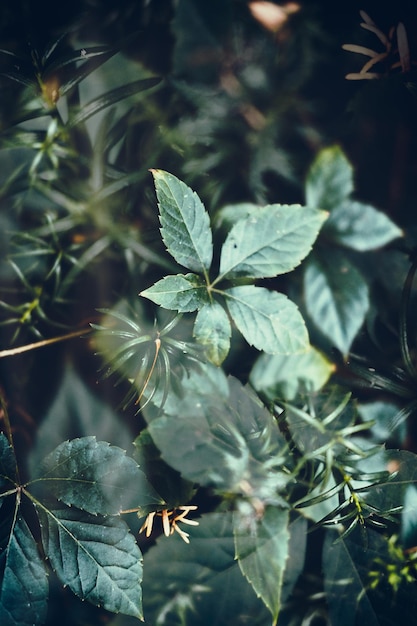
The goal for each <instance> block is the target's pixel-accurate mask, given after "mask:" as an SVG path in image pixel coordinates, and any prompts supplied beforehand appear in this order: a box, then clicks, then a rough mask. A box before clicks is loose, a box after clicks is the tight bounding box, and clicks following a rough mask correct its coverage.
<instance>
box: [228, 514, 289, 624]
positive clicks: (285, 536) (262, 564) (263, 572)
mask: <svg viewBox="0 0 417 626" xmlns="http://www.w3.org/2000/svg"><path fill="white" fill-rule="evenodd" d="M288 522H289V513H288V510H286V509H281V508H279V507H272V506H270V507H267V508H266V509H265V511H264V512H263V514H262V517H261V518H260V519H259V520H257V521H255V522H254V523H251V522H249V523H248V522H247V519H246V517H245V515H241V514H239V512H236V513H235V517H234V534H235V545H236V556H237V558H238V561H239V566H240V569H241V570H242V573H243V574H244V576H245V577H246V578H247V579H248V581H249V582H250V584H251V585H252V587H253V588H254V590H255V592H256V595H257V596H258V597H260V598H261V599H262V600H263V602H264V603H265V605H266V606H267V607H268V609H269V610H270V612H271V614H272V618H273V623H274V624H276V622H277V619H278V613H279V610H280V605H281V588H282V583H283V578H284V570H285V565H286V561H287V557H288V542H289V536H290V535H289V532H288Z"/></svg>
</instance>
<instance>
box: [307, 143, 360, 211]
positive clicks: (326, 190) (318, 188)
mask: <svg viewBox="0 0 417 626" xmlns="http://www.w3.org/2000/svg"><path fill="white" fill-rule="evenodd" d="M352 191H353V170H352V166H351V164H350V163H349V161H348V160H347V158H346V156H345V155H344V153H343V151H342V149H341V148H340V146H332V147H330V148H325V149H324V150H321V151H320V152H319V154H318V155H317V157H316V159H315V161H314V163H313V164H312V166H311V168H310V171H309V173H308V176H307V181H306V204H307V205H308V206H310V207H316V208H319V209H324V210H325V211H332V209H335V208H336V207H338V206H340V205H341V204H342V203H343V202H344V201H345V200H346V199H347V198H348V197H349V196H350V194H351V193H352Z"/></svg>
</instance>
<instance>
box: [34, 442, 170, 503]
mask: <svg viewBox="0 0 417 626" xmlns="http://www.w3.org/2000/svg"><path fill="white" fill-rule="evenodd" d="M35 485H36V486H37V487H40V488H41V493H44V494H45V496H46V497H47V498H49V497H50V496H51V495H53V496H54V497H55V498H57V499H58V500H60V501H61V502H64V503H65V504H67V505H69V506H76V507H78V508H79V509H83V510H84V511H87V512H89V513H93V514H97V513H99V514H101V515H111V514H116V513H119V512H120V511H121V510H123V509H126V508H133V507H138V508H140V507H148V506H149V505H156V504H161V503H163V500H162V498H161V497H160V496H159V495H158V494H157V493H156V492H155V490H154V489H153V488H152V487H151V485H150V484H149V483H148V481H147V479H146V477H145V475H144V473H143V472H142V471H141V470H140V469H139V467H138V465H137V463H136V462H135V461H134V460H133V459H131V458H129V457H128V456H126V453H125V451H124V450H121V449H120V448H117V447H116V446H110V444H108V443H107V442H103V441H96V439H95V437H82V438H81V439H73V440H72V441H64V442H63V443H62V444H61V445H60V446H58V448H56V449H55V450H54V451H53V452H51V454H49V455H48V457H47V458H46V459H45V461H44V463H43V464H42V466H41V468H40V470H39V479H38V480H37V481H33V482H32V485H31V487H32V488H33V487H34V486H35Z"/></svg>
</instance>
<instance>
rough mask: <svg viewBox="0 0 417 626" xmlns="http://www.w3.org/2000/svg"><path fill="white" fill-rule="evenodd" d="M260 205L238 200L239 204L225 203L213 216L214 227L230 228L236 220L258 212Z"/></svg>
mask: <svg viewBox="0 0 417 626" xmlns="http://www.w3.org/2000/svg"><path fill="white" fill-rule="evenodd" d="M259 209H260V206H259V205H258V204H253V203H252V202H240V203H239V204H227V205H226V206H224V207H222V208H221V209H220V211H218V212H217V214H216V216H215V226H216V228H227V230H230V229H231V228H232V226H233V225H234V224H236V222H238V221H239V220H244V219H246V218H247V217H250V216H256V215H257V214H258V213H259Z"/></svg>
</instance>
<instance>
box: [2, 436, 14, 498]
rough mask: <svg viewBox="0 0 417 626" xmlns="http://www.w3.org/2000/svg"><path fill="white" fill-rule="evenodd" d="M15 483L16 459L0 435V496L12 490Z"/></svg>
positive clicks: (10, 447) (4, 437)
mask: <svg viewBox="0 0 417 626" xmlns="http://www.w3.org/2000/svg"><path fill="white" fill-rule="evenodd" d="M16 481H17V468H16V458H15V455H14V451H13V448H12V446H11V445H10V443H9V441H8V439H7V437H6V436H5V435H4V434H3V433H0V495H1V492H5V491H8V490H9V489H13V488H14V487H15V486H16Z"/></svg>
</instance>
